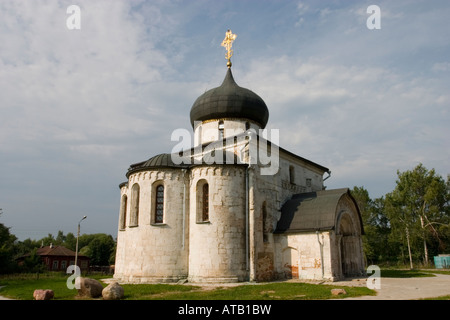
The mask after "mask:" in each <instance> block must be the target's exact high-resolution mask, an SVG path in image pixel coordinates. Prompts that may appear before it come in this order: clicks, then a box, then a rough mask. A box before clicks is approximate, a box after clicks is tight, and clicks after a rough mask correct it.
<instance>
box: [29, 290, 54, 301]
mask: <svg viewBox="0 0 450 320" xmlns="http://www.w3.org/2000/svg"><path fill="white" fill-rule="evenodd" d="M54 296H55V294H54V292H53V290H50V289H45V290H42V289H36V290H34V292H33V298H34V300H51V299H53V297H54Z"/></svg>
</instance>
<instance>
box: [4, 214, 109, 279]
mask: <svg viewBox="0 0 450 320" xmlns="http://www.w3.org/2000/svg"><path fill="white" fill-rule="evenodd" d="M76 241H77V239H76V236H75V235H74V234H73V233H71V232H69V233H67V234H66V235H64V233H63V231H58V234H57V236H56V237H54V236H53V235H52V234H48V235H47V236H46V237H43V238H42V239H39V240H32V239H30V238H28V239H25V240H24V241H18V240H17V237H16V236H15V235H13V234H11V233H10V232H9V228H8V227H5V226H4V225H3V224H2V223H0V274H2V273H11V272H21V271H24V272H36V270H43V268H41V267H40V266H39V265H38V264H40V263H41V261H40V258H39V257H38V256H37V255H36V250H37V249H38V248H40V247H42V246H49V245H50V244H52V245H53V246H64V247H66V248H68V249H70V250H73V251H75V247H76ZM78 248H79V250H78V253H79V254H84V255H86V256H88V257H89V258H90V265H92V266H94V265H99V266H108V265H111V264H114V260H115V253H116V242H115V240H114V239H113V237H112V236H111V235H108V234H105V233H96V234H83V235H80V236H79V238H78ZM25 254H30V256H29V257H27V258H26V259H25V261H24V262H25V263H24V265H23V266H20V267H19V266H18V265H17V263H16V259H17V258H18V257H20V256H23V255H25Z"/></svg>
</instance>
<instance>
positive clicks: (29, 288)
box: [0, 273, 375, 300]
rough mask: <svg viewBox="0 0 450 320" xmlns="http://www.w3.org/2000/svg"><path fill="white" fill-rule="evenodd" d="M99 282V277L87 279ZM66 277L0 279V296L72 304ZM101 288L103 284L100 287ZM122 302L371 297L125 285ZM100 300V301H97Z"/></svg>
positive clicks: (284, 287)
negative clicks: (40, 292)
mask: <svg viewBox="0 0 450 320" xmlns="http://www.w3.org/2000/svg"><path fill="white" fill-rule="evenodd" d="M89 277H90V278H94V279H97V280H100V279H102V278H105V276H101V275H94V276H93V275H90V276H89ZM67 278H68V275H65V274H61V273H48V274H41V275H40V276H39V279H36V275H34V274H27V275H13V276H7V275H6V276H0V286H4V287H3V288H1V289H0V295H3V296H6V297H10V298H13V299H20V300H32V299H33V291H34V290H35V289H52V290H53V291H54V293H55V297H54V299H55V300H75V299H77V298H76V295H77V291H76V289H73V290H70V289H68V288H67V285H66V281H67ZM103 285H104V287H106V284H105V283H103ZM123 288H124V291H125V297H124V299H125V300H297V299H302V300H308V299H309V300H311V299H314V300H316V299H317V300H318V299H333V298H346V297H354V296H360V295H374V294H375V291H373V290H370V289H368V288H366V287H342V286H333V285H318V284H309V283H292V282H273V283H264V284H242V285H238V286H229V287H225V286H224V287H220V286H219V287H206V288H205V287H203V288H202V287H199V286H192V285H175V284H174V285H172V284H134V285H132V284H125V285H123ZM333 288H344V289H345V290H346V291H347V294H346V295H339V296H333V295H331V289H333ZM100 299H101V298H100Z"/></svg>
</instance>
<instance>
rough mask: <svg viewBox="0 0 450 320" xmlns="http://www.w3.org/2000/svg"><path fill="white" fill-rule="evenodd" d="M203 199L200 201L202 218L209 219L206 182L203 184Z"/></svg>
mask: <svg viewBox="0 0 450 320" xmlns="http://www.w3.org/2000/svg"><path fill="white" fill-rule="evenodd" d="M202 189H203V194H202V196H203V201H202V220H203V221H208V220H209V186H208V184H207V183H205V184H204V185H203V188H202Z"/></svg>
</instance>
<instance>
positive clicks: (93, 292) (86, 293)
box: [77, 277, 103, 298]
mask: <svg viewBox="0 0 450 320" xmlns="http://www.w3.org/2000/svg"><path fill="white" fill-rule="evenodd" d="M79 284H80V289H77V290H78V295H79V296H81V297H89V298H98V297H100V296H101V295H102V290H103V286H102V284H101V282H100V281H97V280H95V279H90V278H81V277H80V279H79Z"/></svg>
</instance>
